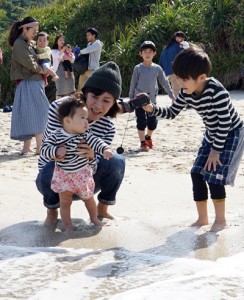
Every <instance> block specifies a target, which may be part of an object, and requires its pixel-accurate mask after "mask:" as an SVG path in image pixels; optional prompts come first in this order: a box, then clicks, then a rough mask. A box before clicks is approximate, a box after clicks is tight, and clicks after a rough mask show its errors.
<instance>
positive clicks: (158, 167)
mask: <svg viewBox="0 0 244 300" xmlns="http://www.w3.org/2000/svg"><path fill="white" fill-rule="evenodd" d="M231 96H232V99H233V102H234V105H235V107H236V108H237V110H238V112H239V113H240V115H241V116H242V117H244V105H243V103H244V92H243V91H234V92H231ZM158 103H159V104H160V105H162V106H165V105H170V100H169V99H168V98H167V97H166V96H160V97H159V99H158ZM10 120H11V113H3V112H2V111H0V126H1V129H2V130H1V133H0V136H1V145H0V183H1V184H0V208H1V218H0V244H2V245H11V246H19V247H69V248H89V249H95V250H96V249H102V250H104V251H106V250H109V249H114V248H124V249H127V250H128V251H138V252H139V251H146V250H150V251H153V250H155V251H157V252H158V251H160V252H162V255H167V256H175V257H194V258H198V259H204V260H216V259H217V258H220V257H226V256H231V255H234V254H237V253H239V252H243V249H244V239H243V237H244V222H243V220H244V201H243V199H244V176H243V174H244V172H243V171H244V164H243V160H242V163H241V166H240V168H239V172H238V175H237V179H236V183H235V187H227V202H226V217H227V221H228V224H229V226H228V228H226V229H225V230H223V231H221V232H218V233H212V232H208V229H209V227H210V226H203V227H189V226H188V225H189V224H191V223H192V222H193V221H195V219H196V209H195V204H194V202H193V200H192V191H191V178H190V175H189V171H190V169H191V165H192V162H193V160H194V157H195V154H196V152H197V150H198V147H199V145H200V143H201V139H202V135H203V132H204V128H203V125H202V122H201V120H200V117H199V116H198V115H197V114H196V112H195V111H193V110H186V111H183V112H181V114H180V115H179V116H178V118H176V119H175V120H173V121H167V120H160V121H159V124H158V128H157V130H156V131H155V134H154V139H153V140H154V144H155V148H154V149H153V150H151V151H149V152H147V153H142V152H139V151H138V147H139V142H138V138H137V133H136V129H135V117H134V114H125V115H121V116H119V117H118V118H117V119H116V121H115V124H116V128H117V135H116V139H115V141H114V144H113V146H114V149H116V148H117V147H118V146H120V145H121V141H122V139H123V136H124V133H125V137H124V140H123V147H124V148H125V153H124V154H123V155H124V156H125V157H126V173H125V178H124V181H123V184H122V186H121V188H120V190H119V193H118V196H117V203H116V205H114V206H113V207H111V209H110V212H111V214H113V215H115V216H116V220H113V221H110V220H108V221H107V224H106V226H104V227H103V228H102V229H100V228H96V227H95V226H93V225H91V224H89V219H88V214H87V212H86V209H85V207H84V204H83V203H82V202H81V201H75V202H74V203H73V205H72V218H73V222H74V223H75V224H77V226H78V231H76V232H75V233H74V234H73V235H72V236H69V237H68V236H65V235H64V233H63V232H62V231H61V230H60V229H59V228H60V226H58V227H59V228H58V229H57V230H56V231H55V232H50V231H48V230H47V229H45V228H44V226H43V220H44V219H45V214H46V209H45V207H44V206H43V204H42V196H41V194H40V193H39V192H38V191H37V189H36V186H35V177H36V174H37V156H35V155H32V154H29V155H28V156H27V157H19V155H18V152H19V151H20V149H21V143H19V142H17V141H12V140H10V138H9V131H10ZM126 125H127V130H126V132H125V127H126ZM209 219H210V225H211V223H212V222H213V220H214V211H213V206H212V203H211V201H209ZM59 225H60V222H59Z"/></svg>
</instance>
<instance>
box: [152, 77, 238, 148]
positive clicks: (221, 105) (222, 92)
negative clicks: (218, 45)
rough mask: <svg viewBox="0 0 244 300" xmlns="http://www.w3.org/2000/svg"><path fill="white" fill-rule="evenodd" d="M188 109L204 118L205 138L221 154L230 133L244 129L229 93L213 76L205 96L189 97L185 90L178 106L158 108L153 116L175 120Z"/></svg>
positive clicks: (206, 87)
mask: <svg viewBox="0 0 244 300" xmlns="http://www.w3.org/2000/svg"><path fill="white" fill-rule="evenodd" d="M186 106H189V107H192V108H193V109H195V110H196V111H197V113H198V114H199V115H200V116H201V118H202V120H203V123H204V125H205V128H206V132H205V138H206V140H207V141H208V142H209V143H210V144H211V145H212V149H213V150H216V151H218V152H221V151H222V150H223V148H224V143H225V140H226V137H227V135H228V133H229V131H231V130H234V129H239V128H241V127H242V126H243V121H242V120H241V119H240V116H239V114H238V113H237V111H236V110H235V108H234V106H233V104H232V101H231V99H230V95H229V93H228V92H227V91H226V89H225V88H224V87H223V86H222V84H221V83H220V82H219V81H218V80H216V79H215V78H213V77H211V78H210V79H209V80H208V82H207V84H206V86H205V88H204V91H203V92H202V93H201V94H199V95H193V94H186V93H184V91H183V90H181V92H180V93H179V95H178V97H177V99H176V101H175V103H174V104H172V105H171V106H170V107H169V108H160V107H158V106H156V105H155V106H154V109H153V112H152V113H151V115H155V116H160V117H162V118H165V119H174V118H175V117H176V116H177V115H178V114H179V113H180V111H181V110H182V109H183V108H184V107H186Z"/></svg>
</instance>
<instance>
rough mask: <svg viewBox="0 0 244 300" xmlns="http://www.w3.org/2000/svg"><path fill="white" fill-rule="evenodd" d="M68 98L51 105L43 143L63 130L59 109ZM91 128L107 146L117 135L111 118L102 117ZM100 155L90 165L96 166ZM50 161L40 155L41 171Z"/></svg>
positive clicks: (39, 164) (90, 125) (90, 124)
mask: <svg viewBox="0 0 244 300" xmlns="http://www.w3.org/2000/svg"><path fill="white" fill-rule="evenodd" d="M67 98H69V97H68V96H67V97H63V98H61V99H58V100H56V101H54V102H52V103H51V104H50V107H49V113H48V122H47V126H46V129H45V132H44V135H43V142H44V141H45V139H46V138H47V137H48V136H50V135H51V134H52V133H53V132H54V131H56V130H57V129H59V128H62V125H61V124H60V121H59V118H58V115H57V109H58V106H59V104H60V103H61V102H62V101H64V100H66V99H67ZM89 127H90V130H91V132H92V133H93V135H95V136H97V137H99V138H101V139H102V140H103V141H104V142H105V143H106V144H107V145H111V143H112V141H113V138H114V135H115V126H114V123H113V122H112V121H111V119H110V117H102V118H101V119H99V120H98V121H94V122H92V123H89ZM99 157H100V155H99V154H96V158H95V159H94V160H93V161H90V162H89V163H90V164H92V165H94V164H96V161H97V159H99ZM50 160H52V159H49V158H47V157H45V156H43V155H42V154H40V156H39V159H38V168H39V170H41V169H42V168H43V167H44V166H45V165H46V164H47V163H48V162H49V161H50Z"/></svg>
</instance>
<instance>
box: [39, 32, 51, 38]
mask: <svg viewBox="0 0 244 300" xmlns="http://www.w3.org/2000/svg"><path fill="white" fill-rule="evenodd" d="M39 36H45V37H46V38H47V40H49V35H48V33H46V32H45V31H41V32H39V33H38V34H37V38H38V37H39Z"/></svg>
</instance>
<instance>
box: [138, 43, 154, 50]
mask: <svg viewBox="0 0 244 300" xmlns="http://www.w3.org/2000/svg"><path fill="white" fill-rule="evenodd" d="M145 48H150V49H152V50H153V51H157V49H156V46H155V44H154V43H153V42H152V41H145V42H143V43H142V44H141V46H140V51H141V50H143V49H145Z"/></svg>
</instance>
